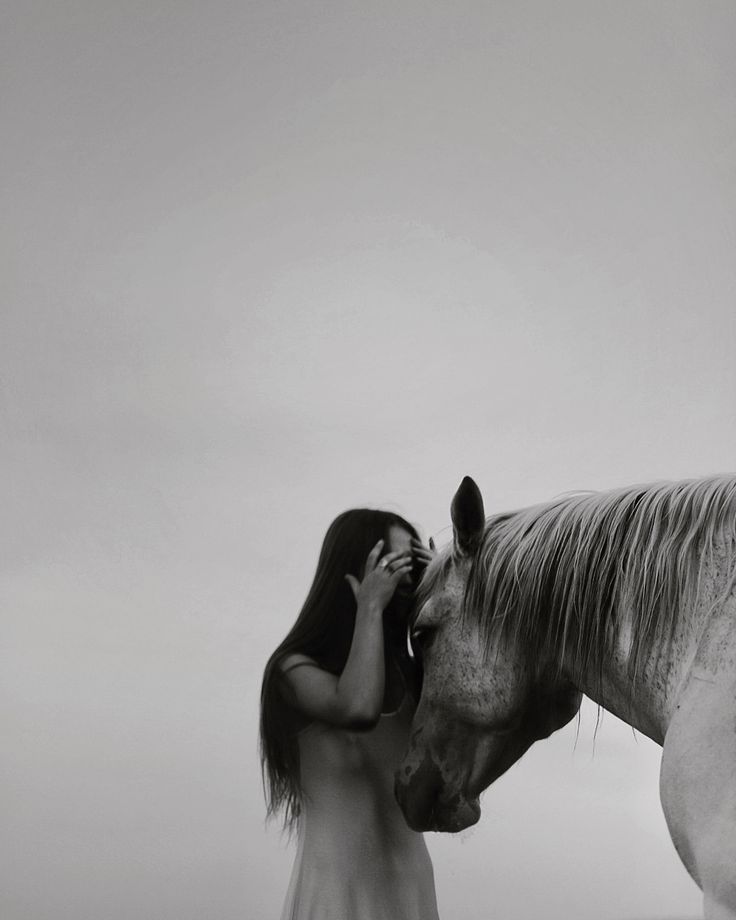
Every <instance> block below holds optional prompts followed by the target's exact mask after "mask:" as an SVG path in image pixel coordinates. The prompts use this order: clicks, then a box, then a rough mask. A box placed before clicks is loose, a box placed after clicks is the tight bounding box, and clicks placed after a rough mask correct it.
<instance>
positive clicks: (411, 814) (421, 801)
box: [396, 785, 480, 834]
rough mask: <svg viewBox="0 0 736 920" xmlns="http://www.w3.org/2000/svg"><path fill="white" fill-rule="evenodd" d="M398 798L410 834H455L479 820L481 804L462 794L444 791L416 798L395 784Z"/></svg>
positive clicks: (407, 790)
mask: <svg viewBox="0 0 736 920" xmlns="http://www.w3.org/2000/svg"><path fill="white" fill-rule="evenodd" d="M396 791H397V799H398V801H399V804H400V805H401V810H402V811H403V813H404V817H405V819H406V823H407V824H408V825H409V827H410V828H411V829H412V830H413V831H418V832H425V831H441V832H443V833H449V834H456V833H458V832H459V831H464V830H465V829H466V828H468V827H471V826H472V825H473V824H477V823H478V821H479V820H480V802H479V800H478V799H477V798H467V797H466V796H465V795H463V794H462V793H450V792H449V791H448V790H446V789H443V790H442V791H440V792H439V794H438V795H435V796H430V797H426V796H417V795H413V794H412V792H411V791H410V790H409V789H408V788H407V787H404V788H400V787H399V786H398V785H397V790H396Z"/></svg>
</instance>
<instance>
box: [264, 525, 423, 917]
mask: <svg viewBox="0 0 736 920" xmlns="http://www.w3.org/2000/svg"><path fill="white" fill-rule="evenodd" d="M430 558H431V553H430V551H429V550H427V549H425V548H424V547H423V546H422V544H421V541H420V540H419V537H418V534H417V532H416V530H415V529H414V528H413V527H412V526H411V524H409V523H407V522H406V521H405V520H403V518H401V517H399V516H398V515H396V514H392V513H390V512H386V511H371V510H367V509H356V510H352V511H346V512H344V513H343V514H341V515H340V516H339V517H338V518H337V519H336V520H335V521H334V522H333V523H332V524H331V526H330V528H329V530H328V531H327V535H326V536H325V539H324V543H323V545H322V550H321V553H320V556H319V560H318V562H317V571H316V574H315V577H314V581H313V583H312V587H311V589H310V591H309V594H308V595H307V599H306V601H305V603H304V606H303V607H302V610H301V613H300V614H299V617H298V618H297V620H296V623H295V624H294V626H293V627H292V629H291V631H290V632H289V634H288V635H287V637H286V639H284V641H283V642H282V643H281V645H280V646H279V647H278V648H277V649H276V651H275V652H274V653H273V655H272V656H271V658H270V660H269V662H268V665H267V666H266V671H265V674H264V678H263V689H262V692H261V759H262V765H263V771H264V779H265V786H266V791H267V797H268V811H269V815H273V814H275V813H276V812H277V811H279V810H281V809H283V811H284V815H285V823H286V825H287V826H288V827H290V828H291V827H294V826H296V828H297V832H298V847H297V855H296V861H295V863H294V868H293V871H292V875H291V881H290V884H289V890H288V893H287V896H286V903H285V905H284V910H283V913H282V920H436V918H437V903H436V898H435V891H434V876H433V872H432V864H431V861H430V858H429V853H428V852H427V847H426V845H425V843H424V839H423V837H422V835H421V834H417V833H415V832H414V831H412V830H410V829H409V828H408V827H407V825H406V823H405V821H404V818H403V815H402V814H401V812H400V810H399V807H398V805H397V804H396V801H395V799H394V794H393V773H394V770H395V768H396V766H397V765H398V763H399V762H400V760H401V758H402V756H403V754H404V751H405V749H406V745H407V741H408V734H409V726H410V724H411V718H412V713H413V710H414V707H415V705H416V700H415V694H414V692H413V687H414V686H415V683H416V681H415V674H414V671H413V662H412V660H411V659H410V657H409V655H408V654H407V650H406V626H407V615H408V612H409V608H410V606H411V600H412V594H413V589H414V584H415V581H416V575H417V573H418V571H419V570H420V569H421V568H422V567H423V566H425V565H426V564H427V562H428V561H429V559H430Z"/></svg>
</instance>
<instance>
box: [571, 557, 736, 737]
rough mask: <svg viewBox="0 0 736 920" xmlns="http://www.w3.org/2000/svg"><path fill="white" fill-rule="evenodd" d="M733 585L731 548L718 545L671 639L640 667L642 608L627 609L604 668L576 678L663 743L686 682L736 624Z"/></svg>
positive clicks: (589, 693)
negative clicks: (730, 600)
mask: <svg viewBox="0 0 736 920" xmlns="http://www.w3.org/2000/svg"><path fill="white" fill-rule="evenodd" d="M733 589H734V573H733V571H732V570H731V564H730V563H729V562H728V559H727V553H726V551H725V550H724V551H723V552H721V551H719V550H716V551H715V552H714V555H713V557H712V558H711V559H709V560H708V562H707V563H706V565H705V566H704V571H703V573H702V578H701V582H700V587H699V591H698V597H697V600H696V601H695V603H694V605H693V606H692V607H691V608H687V607H685V608H683V609H681V610H679V611H677V616H676V618H675V620H674V627H673V631H672V635H671V640H670V641H669V642H668V643H666V644H665V645H664V646H663V647H662V648H659V649H650V650H647V651H646V652H645V654H643V655H642V656H641V657H640V660H639V666H638V667H637V668H634V662H633V659H632V650H633V647H634V643H633V637H634V632H635V617H637V616H638V615H639V612H638V611H634V610H621V611H619V626H618V629H617V631H616V636H615V640H614V641H613V648H612V650H611V654H610V655H608V656H607V657H606V660H605V661H604V662H603V664H602V667H601V668H600V669H597V668H589V669H586V670H584V671H583V673H576V674H575V675H574V676H573V675H571V677H572V680H573V683H575V685H576V686H577V687H578V689H579V690H581V691H582V692H583V693H585V695H586V696H589V697H590V698H591V699H592V700H593V701H594V702H596V703H599V704H600V705H601V706H602V707H603V708H604V709H607V710H608V711H610V712H612V713H613V714H614V715H616V716H618V718H620V719H622V720H623V721H625V722H627V723H628V724H629V725H631V726H633V727H634V728H635V729H637V730H638V731H640V732H642V733H643V734H645V735H648V736H649V737H650V738H651V739H652V740H653V741H656V742H657V743H658V744H662V743H663V741H664V737H665V735H666V733H667V728H668V726H669V723H670V720H671V718H672V716H673V714H674V712H675V710H676V708H677V704H678V699H679V697H680V693H681V691H682V688H683V687H684V686H685V685H686V683H687V682H688V680H689V679H690V678H691V677H692V675H693V674H694V673H695V675H696V676H697V672H698V671H699V670H703V668H704V667H705V668H706V669H707V667H708V665H707V661H708V658H709V654H710V653H709V647H710V645H711V644H713V643H716V644H717V643H718V642H719V641H721V639H719V637H722V635H723V634H725V633H728V634H729V636H730V635H732V633H733V632H734V630H735V627H736V624H734V622H733V616H732V610H733V604H724V603H723V600H724V598H725V597H726V596H727V595H728V593H729V592H730V593H731V594H733Z"/></svg>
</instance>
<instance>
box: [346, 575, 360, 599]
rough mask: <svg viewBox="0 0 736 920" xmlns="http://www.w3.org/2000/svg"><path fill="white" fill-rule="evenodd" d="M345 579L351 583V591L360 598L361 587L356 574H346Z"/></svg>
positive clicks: (356, 597)
mask: <svg viewBox="0 0 736 920" xmlns="http://www.w3.org/2000/svg"><path fill="white" fill-rule="evenodd" d="M345 581H346V582H347V583H348V584H349V585H350V589H351V591H352V592H353V594H354V596H355V599H356V600H357V599H358V591H359V589H360V582H359V581H358V579H357V578H356V577H355V575H350V574H348V575H346V576H345Z"/></svg>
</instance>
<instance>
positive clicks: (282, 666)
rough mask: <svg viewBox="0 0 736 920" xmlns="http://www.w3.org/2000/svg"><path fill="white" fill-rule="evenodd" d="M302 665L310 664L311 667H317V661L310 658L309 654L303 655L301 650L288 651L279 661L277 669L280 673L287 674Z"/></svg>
mask: <svg viewBox="0 0 736 920" xmlns="http://www.w3.org/2000/svg"><path fill="white" fill-rule="evenodd" d="M302 665H310V666H311V667H313V668H318V667H319V663H318V662H317V661H315V660H314V658H310V657H309V655H303V654H302V653H301V652H290V653H289V654H288V655H285V656H284V657H283V658H282V659H281V661H280V662H279V670H280V671H281V673H282V674H287V673H288V672H289V671H292V670H293V669H294V668H298V667H301V666H302Z"/></svg>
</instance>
